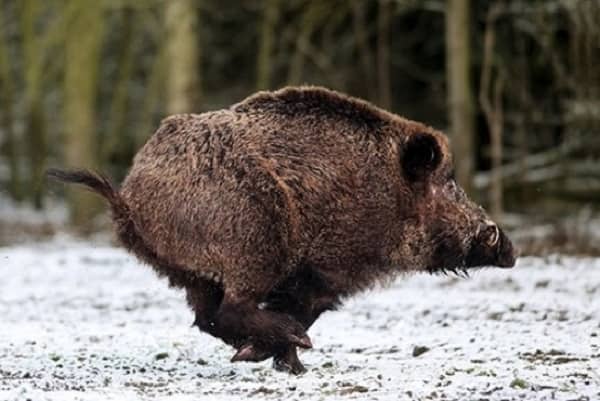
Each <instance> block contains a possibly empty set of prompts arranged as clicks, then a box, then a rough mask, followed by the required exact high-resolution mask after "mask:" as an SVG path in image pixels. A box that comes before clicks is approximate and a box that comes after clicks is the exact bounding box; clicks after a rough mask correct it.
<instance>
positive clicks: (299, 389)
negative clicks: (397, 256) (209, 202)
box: [0, 239, 600, 401]
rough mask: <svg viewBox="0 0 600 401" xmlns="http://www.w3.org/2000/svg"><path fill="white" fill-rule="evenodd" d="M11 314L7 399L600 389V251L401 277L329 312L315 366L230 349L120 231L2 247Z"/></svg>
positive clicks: (536, 393)
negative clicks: (282, 365)
mask: <svg viewBox="0 0 600 401" xmlns="http://www.w3.org/2000/svg"><path fill="white" fill-rule="evenodd" d="M0 318H1V320H0V400H2V401H4V400H6V401H9V400H10V401H13V400H14V401H16V400H26V399H30V400H57V401H58V400H60V401H65V400H86V401H92V400H94V401H96V400H143V399H152V400H176V401H188V400H189V401H191V400H199V399H200V400H201V399H207V400H237V399H239V400H248V399H250V400H253V399H255V400H260V399H273V400H277V399H285V400H303V401H304V400H338V399H344V400H345V399H348V400H350V399H352V400H513V399H525V400H599V399H600V259H591V258H588V259H584V258H569V257H560V256H554V257H549V258H545V259H541V258H523V259H521V260H520V261H519V263H518V266H517V267H516V268H514V269H512V270H500V269H487V270H482V271H479V272H477V273H475V274H474V276H473V277H472V278H470V279H459V278H454V277H445V276H441V277H437V276H429V275H424V274H423V275H413V276H409V277H402V278H399V279H398V280H397V281H396V282H395V283H394V285H393V286H392V287H390V288H387V289H376V290H373V291H371V292H368V293H365V294H362V295H360V296H358V297H356V298H354V299H352V300H349V301H348V302H347V303H346V304H345V306H344V307H343V308H342V309H341V310H340V311H337V312H330V313H327V314H325V315H324V316H323V317H322V318H321V319H320V320H319V321H318V322H317V324H316V325H315V326H314V327H313V328H311V330H310V332H309V334H310V336H311V338H312V340H313V343H314V344H315V348H314V349H313V350H309V351H306V352H303V353H302V354H301V355H300V357H301V359H302V360H303V362H304V363H305V365H306V366H307V368H308V369H309V371H308V372H307V373H306V374H305V375H303V376H300V377H293V376H288V375H286V374H283V373H279V372H275V371H273V370H272V369H271V367H270V362H263V363H260V364H249V363H238V364H232V363H230V362H229V358H230V357H231V356H232V355H233V350H232V349H231V348H229V347H227V346H225V345H223V344H222V343H221V342H220V341H218V340H215V339H213V338H212V337H210V336H208V335H206V334H201V333H199V332H198V330H197V329H196V328H191V327H190V324H191V322H192V314H191V312H190V311H189V310H188V308H187V307H186V305H185V302H184V296H183V293H182V292H181V291H179V290H174V289H169V288H168V287H167V285H166V282H165V281H164V280H162V279H159V278H157V277H156V276H155V275H154V273H152V271H151V269H150V268H148V267H147V266H143V265H141V264H140V263H138V262H137V261H136V260H135V259H134V258H133V257H131V256H128V255H127V254H126V253H125V252H124V251H123V250H120V249H117V248H112V247H108V246H94V245H92V244H86V243H82V242H74V241H72V240H64V239H63V240H62V241H54V242H49V243H39V244H35V245H27V246H17V247H12V248H0ZM416 346H425V347H427V348H429V351H428V352H425V353H424V354H422V355H420V356H417V357H414V356H413V350H414V348H415V347H416Z"/></svg>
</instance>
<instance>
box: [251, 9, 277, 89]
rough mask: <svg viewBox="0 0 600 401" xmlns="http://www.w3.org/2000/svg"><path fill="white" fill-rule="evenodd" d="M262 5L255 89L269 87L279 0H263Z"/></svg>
mask: <svg viewBox="0 0 600 401" xmlns="http://www.w3.org/2000/svg"><path fill="white" fill-rule="evenodd" d="M262 5H263V16H262V23H261V28H260V30H261V32H260V42H259V48H258V59H257V65H256V89H257V90H263V89H269V88H270V87H271V70H272V65H273V59H272V56H273V47H274V45H273V43H274V39H275V38H274V36H275V27H276V26H277V20H278V18H279V0H263V2H262Z"/></svg>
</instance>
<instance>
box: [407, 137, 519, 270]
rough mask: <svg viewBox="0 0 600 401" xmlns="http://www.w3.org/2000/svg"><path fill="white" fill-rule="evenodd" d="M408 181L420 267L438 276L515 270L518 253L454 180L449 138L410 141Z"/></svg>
mask: <svg viewBox="0 0 600 401" xmlns="http://www.w3.org/2000/svg"><path fill="white" fill-rule="evenodd" d="M401 168H402V172H403V176H404V177H403V178H404V180H405V182H406V185H407V187H408V191H410V197H411V199H412V206H411V209H412V211H413V213H414V214H413V221H414V225H413V227H412V229H413V230H415V233H416V234H415V235H412V237H413V238H418V240H417V241H416V242H418V243H413V244H412V245H411V248H413V249H414V251H413V252H415V253H417V252H418V253H420V257H419V258H418V259H419V265H421V266H422V268H424V269H425V270H427V271H429V272H432V273H436V272H447V271H452V272H457V271H460V272H465V273H466V272H467V270H468V269H469V268H473V267H483V266H498V267H513V266H514V264H515V259H516V252H515V250H514V249H513V245H512V243H511V241H510V240H509V239H508V237H507V236H506V235H505V233H504V232H503V231H502V229H501V228H500V227H498V225H497V224H496V223H495V222H493V221H492V220H491V219H490V217H489V216H488V215H487V213H486V212H485V210H483V208H482V207H481V206H479V205H477V204H475V203H474V202H473V201H471V200H470V199H469V198H468V197H467V195H466V194H465V192H464V191H463V189H462V188H461V187H460V186H459V185H458V184H457V183H456V180H455V178H454V172H453V166H452V157H451V155H450V150H449V146H448V143H447V140H446V138H445V137H444V136H443V135H442V134H439V133H437V132H420V133H416V134H412V135H410V136H408V138H407V139H406V141H405V143H404V146H403V150H402V153H401Z"/></svg>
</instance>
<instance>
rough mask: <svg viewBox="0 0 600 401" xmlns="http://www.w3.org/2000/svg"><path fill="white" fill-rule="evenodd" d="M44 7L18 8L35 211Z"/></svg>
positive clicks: (40, 162) (40, 182)
mask: <svg viewBox="0 0 600 401" xmlns="http://www.w3.org/2000/svg"><path fill="white" fill-rule="evenodd" d="M46 6H47V4H46V2H45V1H42V0H24V1H23V3H22V5H21V7H22V9H21V24H22V32H23V41H22V46H23V54H24V64H25V70H24V75H25V96H24V98H25V99H24V101H25V139H26V144H27V146H26V150H27V157H28V159H29V193H28V195H29V197H30V198H31V200H32V202H33V205H34V206H35V208H37V209H40V208H41V207H42V200H43V195H44V182H45V180H44V170H45V167H46V166H45V162H46V155H47V153H48V150H47V149H46V146H47V144H46V122H45V116H44V106H43V103H42V100H43V97H42V73H43V71H44V65H43V58H42V54H43V49H42V48H41V46H40V44H41V43H42V40H41V38H42V36H41V35H40V34H39V30H38V29H36V27H37V26H39V24H40V21H39V19H40V15H41V14H42V12H43V11H44V8H45V7H46Z"/></svg>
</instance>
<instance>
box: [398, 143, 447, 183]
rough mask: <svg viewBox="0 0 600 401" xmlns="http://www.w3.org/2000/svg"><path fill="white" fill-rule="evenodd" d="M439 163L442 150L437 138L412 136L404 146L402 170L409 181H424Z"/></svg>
mask: <svg viewBox="0 0 600 401" xmlns="http://www.w3.org/2000/svg"><path fill="white" fill-rule="evenodd" d="M441 161H442V150H441V148H440V145H439V143H438V140H437V138H436V137H435V136H433V135H431V134H428V133H418V134H413V135H411V136H410V138H409V139H408V142H407V143H406V145H405V146H404V151H403V154H402V168H403V169H404V173H405V174H406V176H407V177H408V178H409V179H410V180H413V181H416V180H421V179H424V178H425V177H427V175H429V174H430V173H431V172H432V171H434V170H435V169H436V168H437V167H438V166H439V165H440V162H441Z"/></svg>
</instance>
